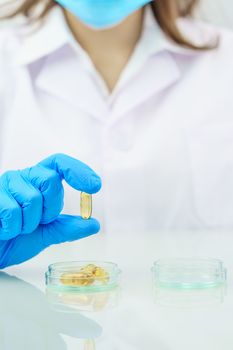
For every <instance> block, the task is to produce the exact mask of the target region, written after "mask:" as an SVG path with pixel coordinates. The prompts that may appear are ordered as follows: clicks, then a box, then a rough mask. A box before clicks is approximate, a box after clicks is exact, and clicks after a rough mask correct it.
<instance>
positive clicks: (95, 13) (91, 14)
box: [56, 0, 152, 29]
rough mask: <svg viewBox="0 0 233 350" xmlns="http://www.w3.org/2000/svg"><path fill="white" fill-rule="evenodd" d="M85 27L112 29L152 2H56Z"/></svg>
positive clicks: (132, 0)
mask: <svg viewBox="0 0 233 350" xmlns="http://www.w3.org/2000/svg"><path fill="white" fill-rule="evenodd" d="M56 1H57V2H58V3H59V4H60V5H61V6H63V7H64V8H66V9H67V10H69V11H70V12H72V13H73V14H74V15H75V16H77V17H78V18H79V19H80V20H81V21H82V22H83V23H85V24H86V25H88V26H90V27H92V28H95V29H106V28H109V27H113V26H115V25H117V24H118V23H120V22H121V21H123V20H124V19H125V18H126V17H127V16H129V15H130V14H131V13H133V12H134V11H136V10H138V9H139V8H140V7H142V6H144V5H146V4H148V3H149V2H151V1H152V0H56Z"/></svg>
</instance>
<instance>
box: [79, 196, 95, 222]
mask: <svg viewBox="0 0 233 350" xmlns="http://www.w3.org/2000/svg"><path fill="white" fill-rule="evenodd" d="M80 211H81V216H82V218H83V219H85V220H87V219H90V217H91V214H92V196H91V194H88V193H85V192H81V195H80Z"/></svg>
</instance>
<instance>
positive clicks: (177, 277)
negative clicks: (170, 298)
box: [152, 259, 226, 289]
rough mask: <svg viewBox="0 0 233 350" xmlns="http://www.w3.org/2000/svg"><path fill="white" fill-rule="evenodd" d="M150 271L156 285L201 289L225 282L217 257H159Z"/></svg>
mask: <svg viewBox="0 0 233 350" xmlns="http://www.w3.org/2000/svg"><path fill="white" fill-rule="evenodd" d="M152 272H153V279H154V284H155V286H156V287H163V288H177V289H203V288H213V287H217V286H220V285H222V284H224V283H226V269H225V268H224V266H223V263H222V262H221V261H220V260H217V259H161V260H158V261H156V262H155V263H154V265H153V267H152Z"/></svg>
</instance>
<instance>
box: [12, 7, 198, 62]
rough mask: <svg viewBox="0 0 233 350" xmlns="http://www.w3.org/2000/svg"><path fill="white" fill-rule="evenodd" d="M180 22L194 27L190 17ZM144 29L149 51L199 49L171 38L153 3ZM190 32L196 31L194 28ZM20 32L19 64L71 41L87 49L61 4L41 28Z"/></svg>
mask: <svg viewBox="0 0 233 350" xmlns="http://www.w3.org/2000/svg"><path fill="white" fill-rule="evenodd" d="M178 24H179V26H180V28H181V30H184V31H187V28H188V27H190V25H189V21H186V20H183V19H180V20H179V21H178ZM144 32H146V33H147V37H148V38H150V39H149V40H148V41H147V42H146V41H145V42H144V48H145V52H146V53H147V54H148V53H149V54H156V53H158V52H160V51H163V50H167V51H170V52H174V53H179V54H183V55H193V54H197V53H198V51H196V52H194V51H193V50H189V49H185V48H182V47H181V46H180V45H177V44H175V43H173V42H171V41H170V40H169V39H168V38H167V36H166V35H165V34H164V33H163V31H162V30H161V29H160V27H159V25H158V23H157V22H156V21H155V19H154V15H153V14H152V10H151V8H150V6H149V5H148V6H147V7H146V14H145V22H144ZM150 32H152V33H153V36H154V40H151V39H152V36H150V35H148V34H149V33H150ZM190 32H191V34H192V30H190ZM17 33H18V35H17V36H18V39H19V41H20V45H19V49H18V51H17V52H16V55H15V59H14V63H16V64H17V65H27V64H30V63H32V62H34V61H36V60H38V59H40V58H42V57H44V56H48V55H49V54H51V53H52V52H54V51H56V50H58V49H59V48H61V47H62V46H64V45H65V44H69V45H70V46H71V47H73V48H75V50H76V51H77V49H78V51H79V54H83V50H82V48H81V47H80V46H79V44H78V43H74V38H73V35H72V34H71V32H70V30H69V28H68V25H67V23H66V20H65V18H64V14H63V11H62V9H61V8H60V7H58V6H57V7H55V8H54V9H53V10H52V11H51V13H50V14H49V15H48V17H47V19H46V20H45V21H44V22H43V23H42V24H41V25H40V27H39V28H37V29H33V30H29V29H28V28H27V27H26V28H25V27H22V28H21V29H19V28H17Z"/></svg>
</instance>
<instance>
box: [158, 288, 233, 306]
mask: <svg viewBox="0 0 233 350" xmlns="http://www.w3.org/2000/svg"><path fill="white" fill-rule="evenodd" d="M225 296H226V285H225V284H222V285H219V286H217V287H213V288H202V289H200V288H199V289H191V288H189V289H187V288H186V289H184V288H183V289H181V288H179V289H178V288H173V289H172V288H163V287H162V288H161V287H155V288H154V301H155V303H156V304H159V305H162V306H168V307H176V308H197V307H201V308H202V307H209V306H213V305H217V304H222V303H223V302H224V298H225Z"/></svg>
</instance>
